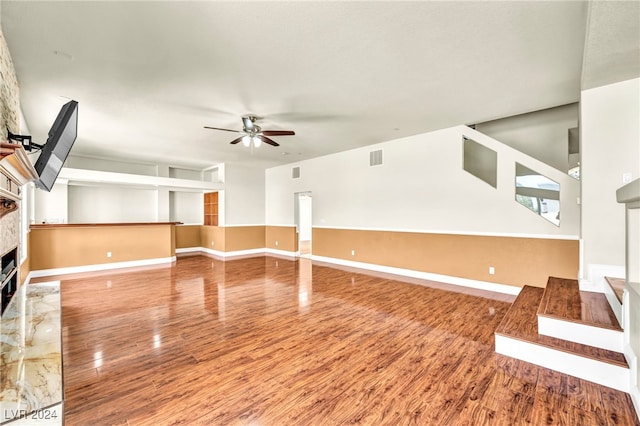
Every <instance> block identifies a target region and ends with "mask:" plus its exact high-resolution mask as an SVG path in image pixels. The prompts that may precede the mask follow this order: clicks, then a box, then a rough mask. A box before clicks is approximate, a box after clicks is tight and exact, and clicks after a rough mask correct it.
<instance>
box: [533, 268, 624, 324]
mask: <svg viewBox="0 0 640 426" xmlns="http://www.w3.org/2000/svg"><path fill="white" fill-rule="evenodd" d="M544 290H545V291H544V295H543V297H542V301H541V302H540V307H539V309H538V315H542V316H545V317H549V318H557V319H560V320H563V321H571V322H575V323H580V324H587V325H592V326H595V327H602V328H609V329H612V330H617V331H622V328H621V327H620V324H619V323H618V320H617V318H616V316H615V314H614V313H613V310H612V309H611V306H609V302H608V301H607V298H606V296H605V295H604V294H603V293H596V292H591V291H580V286H579V284H578V281H577V280H571V279H566V278H556V277H549V280H548V281H547V287H546V288H545V289H544Z"/></svg>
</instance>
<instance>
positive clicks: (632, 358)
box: [624, 344, 640, 418]
mask: <svg viewBox="0 0 640 426" xmlns="http://www.w3.org/2000/svg"><path fill="white" fill-rule="evenodd" d="M624 357H625V358H626V359H627V363H628V364H629V369H630V372H629V388H630V389H629V395H631V400H632V401H633V406H634V408H635V409H636V415H637V416H638V418H640V388H639V386H640V383H638V380H637V377H638V357H637V355H636V354H635V353H634V352H633V349H631V345H629V344H625V346H624Z"/></svg>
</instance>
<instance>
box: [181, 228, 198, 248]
mask: <svg viewBox="0 0 640 426" xmlns="http://www.w3.org/2000/svg"><path fill="white" fill-rule="evenodd" d="M200 228H202V226H201V225H178V226H176V234H175V235H176V247H177V248H190V247H200V245H201V243H200Z"/></svg>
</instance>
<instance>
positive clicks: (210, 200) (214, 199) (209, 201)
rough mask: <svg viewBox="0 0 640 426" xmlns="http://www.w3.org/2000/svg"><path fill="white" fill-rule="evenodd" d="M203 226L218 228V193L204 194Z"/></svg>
mask: <svg viewBox="0 0 640 426" xmlns="http://www.w3.org/2000/svg"><path fill="white" fill-rule="evenodd" d="M204 224H205V225H208V226H218V193H217V192H206V193H205V194H204Z"/></svg>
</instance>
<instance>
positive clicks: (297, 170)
mask: <svg viewBox="0 0 640 426" xmlns="http://www.w3.org/2000/svg"><path fill="white" fill-rule="evenodd" d="M291 177H292V178H294V179H299V178H300V167H294V168H293V169H291Z"/></svg>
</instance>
